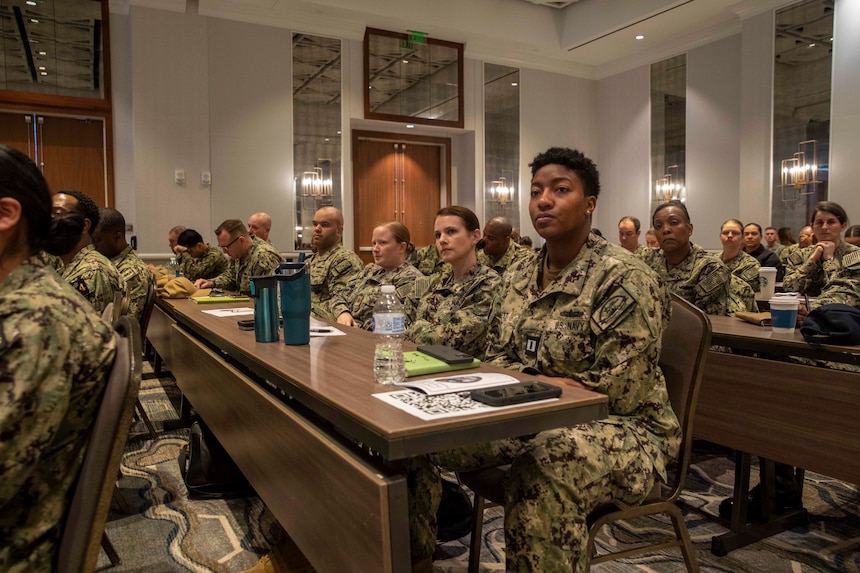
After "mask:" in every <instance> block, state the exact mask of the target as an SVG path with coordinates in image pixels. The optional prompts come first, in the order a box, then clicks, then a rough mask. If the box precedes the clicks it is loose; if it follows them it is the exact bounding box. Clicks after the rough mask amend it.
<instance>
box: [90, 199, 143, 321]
mask: <svg viewBox="0 0 860 573" xmlns="http://www.w3.org/2000/svg"><path fill="white" fill-rule="evenodd" d="M99 215H100V216H101V221H100V222H99V226H98V227H96V231H95V233H93V245H94V246H95V248H96V250H97V251H98V252H100V253H101V254H103V255H104V256H105V257H107V258H108V259H110V262H111V263H112V264H113V266H115V267H116V270H117V271H119V274H120V275H121V276H122V278H123V280H124V281H125V286H126V296H127V297H128V314H129V315H131V316H133V317H135V318H136V319H137V320H140V319H141V316H142V315H143V310H144V306H146V299H147V297H148V296H149V292H150V289H155V275H153V274H152V271H150V270H149V269H148V268H147V267H146V263H144V262H143V259H141V258H140V257H138V256H137V253H135V252H134V251H133V250H132V248H131V245H129V244H128V242H127V241H126V240H125V217H123V216H122V213H120V212H119V211H117V210H116V209H102V210H101V212H100V213H99Z"/></svg>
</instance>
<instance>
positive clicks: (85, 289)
mask: <svg viewBox="0 0 860 573" xmlns="http://www.w3.org/2000/svg"><path fill="white" fill-rule="evenodd" d="M62 276H63V279H65V281H66V282H67V283H69V284H70V285H72V288H74V289H75V290H76V291H78V293H79V294H80V295H81V296H83V297H84V298H85V299H87V300H88V301H90V303H91V304H92V305H93V307H95V309H96V310H97V311H98V312H99V313H101V312H102V311H103V310H104V309H105V307H106V306H107V305H108V303H111V302H113V297H114V293H115V292H116V291H122V292H125V279H123V278H122V276H120V274H119V271H118V270H116V267H115V266H113V264H112V263H111V262H110V261H109V260H107V258H105V257H104V255H102V254H101V253H99V252H98V251H97V250H96V249H95V247H93V246H92V245H87V246H86V247H84V248H83V249H81V250H80V251H79V252H78V254H76V255H75V257H74V258H73V259H72V261H71V262H70V263H69V264H68V265H66V266H65V267H63V275H62Z"/></svg>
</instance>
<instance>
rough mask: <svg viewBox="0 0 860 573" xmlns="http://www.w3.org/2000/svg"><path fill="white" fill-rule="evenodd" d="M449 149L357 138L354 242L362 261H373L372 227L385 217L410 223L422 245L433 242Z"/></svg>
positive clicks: (355, 141) (355, 151)
mask: <svg viewBox="0 0 860 573" xmlns="http://www.w3.org/2000/svg"><path fill="white" fill-rule="evenodd" d="M434 139H438V138H434ZM444 151H445V150H444V148H443V146H442V145H440V144H439V143H435V142H432V143H421V142H417V141H412V140H410V141H395V140H378V139H370V138H364V137H358V138H356V139H355V140H354V164H353V171H354V178H355V187H354V194H353V199H354V204H355V245H356V247H357V249H356V252H357V253H358V255H359V257H361V259H362V261H364V262H365V263H368V262H372V260H373V256H372V255H371V252H370V249H371V235H372V233H373V229H374V227H376V226H377V225H379V224H380V223H384V222H386V221H400V222H402V223H403V224H404V225H406V227H407V228H408V229H409V232H410V235H411V236H412V242H413V243H414V244H415V245H416V246H417V247H421V246H424V245H429V244H431V243H433V242H434V240H435V239H434V237H433V222H434V216H435V214H436V211H438V210H439V208H440V207H441V205H442V193H443V187H442V182H443V176H442V174H443V170H444V169H445V166H443V153H444ZM446 157H447V156H446Z"/></svg>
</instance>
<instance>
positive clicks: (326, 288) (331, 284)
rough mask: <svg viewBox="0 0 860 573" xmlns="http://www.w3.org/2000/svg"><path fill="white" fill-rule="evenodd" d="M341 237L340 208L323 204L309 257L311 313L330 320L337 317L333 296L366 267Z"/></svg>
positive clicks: (315, 226) (312, 236) (314, 224)
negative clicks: (333, 307) (330, 303)
mask: <svg viewBox="0 0 860 573" xmlns="http://www.w3.org/2000/svg"><path fill="white" fill-rule="evenodd" d="M342 238H343V213H341V212H340V209H338V208H337V207H323V208H321V209H319V210H318V211H317V212H316V213H314V218H313V232H312V234H311V246H312V247H313V248H314V249H315V251H314V253H313V254H311V255H310V256H309V257H308V258H307V259H306V261H307V263H308V266H309V268H310V272H311V312H313V313H314V314H315V315H317V316H319V317H320V318H326V319H329V320H335V319H337V317H336V316H334V315H333V314H332V313H331V310H330V309H329V301H330V300H331V297H332V295H333V294H334V293H336V292H340V291H342V290H343V289H345V288H346V285H347V284H349V281H350V279H352V278H353V277H354V276H355V275H357V274H358V273H360V272H361V270H362V269H363V268H364V263H362V262H361V259H360V258H358V255H356V254H355V253H354V252H353V251H351V250H349V249H347V248H346V247H344V246H343V244H341V239H342Z"/></svg>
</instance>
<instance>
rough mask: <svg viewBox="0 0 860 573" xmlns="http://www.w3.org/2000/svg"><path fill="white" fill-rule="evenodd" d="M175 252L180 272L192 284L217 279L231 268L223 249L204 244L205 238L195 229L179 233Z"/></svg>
mask: <svg viewBox="0 0 860 573" xmlns="http://www.w3.org/2000/svg"><path fill="white" fill-rule="evenodd" d="M173 251H174V252H175V253H176V262H177V263H178V264H179V272H181V273H182V276H184V277H185V278H187V279H188V280H190V281H191V282H194V281H196V280H197V279H205V278H206V277H217V276H218V275H220V274H221V273H223V272H224V271H226V270H227V267H228V266H230V259H228V258H227V257H226V256H224V253H222V252H221V249H219V248H218V247H211V246H209V243H204V242H203V237H202V236H201V235H200V233H198V232H197V231H195V230H194V229H185V230H184V231H182V232H181V233H179V237H178V238H177V239H176V246H175V247H174V248H173Z"/></svg>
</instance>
